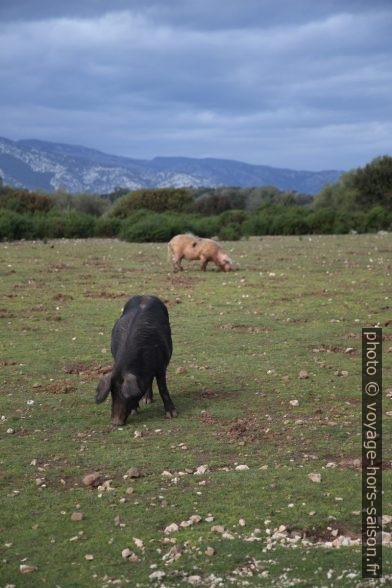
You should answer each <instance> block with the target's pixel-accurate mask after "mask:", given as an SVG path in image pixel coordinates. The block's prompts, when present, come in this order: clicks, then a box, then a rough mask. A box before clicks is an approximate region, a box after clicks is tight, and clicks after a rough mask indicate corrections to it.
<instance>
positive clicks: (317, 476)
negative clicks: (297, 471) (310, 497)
mask: <svg viewBox="0 0 392 588" xmlns="http://www.w3.org/2000/svg"><path fill="white" fill-rule="evenodd" d="M308 478H309V480H312V482H318V483H320V482H321V474H308Z"/></svg>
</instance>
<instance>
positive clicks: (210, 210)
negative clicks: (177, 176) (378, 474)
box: [0, 155, 392, 242]
mask: <svg viewBox="0 0 392 588" xmlns="http://www.w3.org/2000/svg"><path fill="white" fill-rule="evenodd" d="M391 228H392V157H389V156H387V155H385V156H382V157H378V158H376V159H374V160H373V161H372V162H370V163H369V164H367V165H366V166H365V167H363V168H358V169H354V170H351V171H349V172H347V173H345V174H343V175H342V176H341V177H340V179H339V181H338V182H336V183H334V184H327V185H326V186H325V187H324V188H323V189H322V190H321V192H320V193H319V194H317V195H316V196H315V197H314V198H313V197H312V196H309V195H306V194H299V193H296V192H285V191H282V190H279V189H278V188H276V187H273V186H263V187H253V188H236V187H218V188H149V189H142V190H135V191H131V192H130V191H128V190H127V189H125V188H117V189H116V190H114V191H113V192H111V193H109V194H101V195H97V194H76V195H75V194H69V193H67V192H66V191H64V190H61V189H60V190H57V191H56V192H54V193H50V194H49V193H43V192H32V191H28V190H23V189H19V188H13V187H10V186H5V185H4V184H3V183H2V182H1V181H0V239H2V240H15V239H50V238H61V237H65V238H73V237H79V238H86V237H118V238H120V239H124V240H127V241H136V242H142V241H168V240H170V239H171V237H173V236H174V235H176V234H178V233H182V232H187V231H190V232H194V233H195V234H198V235H200V236H202V237H211V236H216V237H218V238H219V239H222V240H236V239H239V238H241V237H248V236H251V235H302V234H314V233H319V234H332V233H335V234H336V233H348V232H350V231H351V232H354V231H355V232H361V233H362V232H369V231H378V230H390V229H391Z"/></svg>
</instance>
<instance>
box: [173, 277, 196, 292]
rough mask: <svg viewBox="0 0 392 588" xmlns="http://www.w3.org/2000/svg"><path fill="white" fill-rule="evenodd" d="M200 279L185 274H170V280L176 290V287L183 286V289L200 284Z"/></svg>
mask: <svg viewBox="0 0 392 588" xmlns="http://www.w3.org/2000/svg"><path fill="white" fill-rule="evenodd" d="M200 281H201V279H200V278H195V277H193V276H184V275H183V274H174V275H170V276H169V282H170V284H171V286H172V288H173V289H174V290H175V289H176V288H181V289H183V290H186V289H190V288H193V287H194V285H195V284H198V283H199V282H200Z"/></svg>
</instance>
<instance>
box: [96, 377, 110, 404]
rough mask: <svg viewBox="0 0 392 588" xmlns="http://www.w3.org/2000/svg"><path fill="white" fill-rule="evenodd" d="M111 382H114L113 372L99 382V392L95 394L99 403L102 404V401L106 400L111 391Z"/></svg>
mask: <svg viewBox="0 0 392 588" xmlns="http://www.w3.org/2000/svg"><path fill="white" fill-rule="evenodd" d="M111 384H112V372H109V373H108V374H106V376H104V377H103V378H101V380H100V381H99V383H98V386H97V393H96V395H95V402H96V403H97V404H101V402H103V401H104V400H106V398H107V397H108V394H109V392H110V388H111Z"/></svg>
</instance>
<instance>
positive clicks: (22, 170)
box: [0, 137, 343, 194]
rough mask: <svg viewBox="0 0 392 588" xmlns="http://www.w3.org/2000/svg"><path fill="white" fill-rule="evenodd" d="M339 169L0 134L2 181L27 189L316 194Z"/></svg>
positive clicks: (334, 180)
mask: <svg viewBox="0 0 392 588" xmlns="http://www.w3.org/2000/svg"><path fill="white" fill-rule="evenodd" d="M342 173H343V172H342V171H339V170H321V171H316V172H314V171H306V170H292V169H288V168H277V167H271V166H266V165H255V164H250V163H245V162H241V161H236V160H230V159H219V158H213V157H207V158H200V159H198V158H192V157H181V156H179V157H175V156H172V157H169V156H156V157H154V158H153V159H151V160H147V159H133V158H130V157H125V156H119V155H110V154H108V153H104V152H102V151H99V150H96V149H93V148H90V147H84V146H82V145H72V144H68V143H56V142H50V141H42V140H39V139H20V140H18V141H12V140H11V139H7V138H5V137H0V176H1V177H2V178H3V181H4V183H5V184H8V185H11V186H15V187H21V188H27V189H30V190H45V191H50V192H52V191H55V190H57V189H59V188H63V189H65V190H66V191H68V192H71V193H78V192H92V193H97V194H102V193H108V192H111V191H113V190H115V189H116V188H118V187H122V188H128V189H129V190H136V189H140V188H152V187H169V186H171V187H182V186H192V187H206V188H210V187H219V186H237V187H253V186H275V187H276V188H279V189H281V190H285V191H295V192H301V193H305V194H317V193H318V192H319V191H320V190H321V189H322V187H323V185H324V184H326V183H333V182H336V181H337V180H338V179H339V177H340V175H341V174H342Z"/></svg>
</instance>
